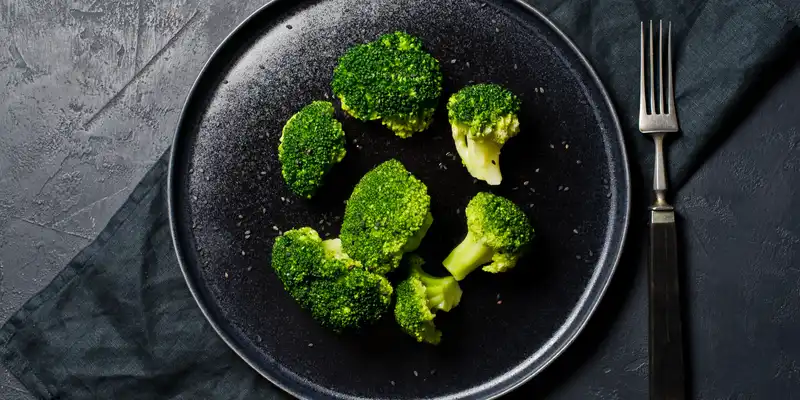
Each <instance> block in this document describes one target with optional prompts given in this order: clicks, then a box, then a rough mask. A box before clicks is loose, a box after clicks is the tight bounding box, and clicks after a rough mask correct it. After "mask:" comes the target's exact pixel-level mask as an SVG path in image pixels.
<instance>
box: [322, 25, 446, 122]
mask: <svg viewBox="0 0 800 400" xmlns="http://www.w3.org/2000/svg"><path fill="white" fill-rule="evenodd" d="M332 86H333V93H334V94H335V95H336V96H337V97H338V98H339V100H340V101H341V102H342V109H343V110H345V111H346V112H347V113H348V114H350V115H352V116H353V117H354V118H357V119H360V120H362V121H371V120H376V119H381V120H382V121H383V124H384V125H386V126H387V127H389V129H391V130H392V131H393V132H394V133H395V134H396V135H397V136H400V137H402V138H407V137H409V136H411V135H413V134H414V133H416V132H421V131H424V130H425V129H427V128H428V126H430V124H431V121H433V113H434V111H435V110H436V106H437V104H438V102H439V96H440V95H441V93H442V71H441V69H440V68H439V62H438V61H437V60H436V59H435V58H433V56H431V55H430V54H428V53H427V52H425V50H423V49H422V41H421V40H420V39H419V38H416V37H414V36H411V35H409V34H407V33H405V32H394V33H389V34H385V35H383V36H381V37H380V38H378V40H376V41H373V42H369V43H366V44H360V45H357V46H355V47H352V48H351V49H350V50H348V51H347V52H346V53H345V54H344V56H342V57H341V58H340V59H339V64H338V65H337V66H336V68H335V69H334V71H333V81H332Z"/></svg>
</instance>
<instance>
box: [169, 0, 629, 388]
mask: <svg viewBox="0 0 800 400" xmlns="http://www.w3.org/2000/svg"><path fill="white" fill-rule="evenodd" d="M393 30H406V31H408V32H409V33H412V34H414V35H417V36H419V37H421V38H422V39H423V41H424V42H425V44H426V46H427V48H428V50H429V51H430V52H431V53H432V54H433V55H434V56H435V57H436V58H437V59H439V60H440V61H441V63H442V68H443V70H444V74H445V90H444V91H445V93H444V97H443V101H442V106H441V107H440V110H439V111H438V114H437V116H436V122H435V123H434V125H433V126H432V127H431V128H430V129H429V130H428V131H427V132H424V133H419V134H417V135H416V136H414V137H413V138H412V139H409V140H403V139H400V138H397V137H394V136H393V135H391V134H390V133H389V132H388V131H387V130H386V129H384V128H383V127H381V126H380V125H379V124H377V123H369V124H367V123H361V122H358V121H355V120H353V119H351V118H346V117H345V116H344V115H343V114H341V113H339V117H340V118H341V119H342V120H343V121H344V126H345V131H346V132H347V135H348V139H349V142H350V145H349V153H348V155H347V157H346V159H345V161H344V162H343V164H342V165H339V166H337V167H336V169H335V172H334V173H333V174H332V175H331V176H330V177H329V178H328V180H327V185H326V186H325V187H324V189H323V190H322V192H321V193H319V195H318V196H317V197H316V198H315V199H314V200H312V201H304V200H300V199H298V198H296V197H295V196H293V195H291V194H290V192H288V190H287V188H286V187H285V185H284V183H283V181H282V179H281V177H280V166H279V163H278V159H277V156H276V150H277V143H278V138H279V136H280V131H281V128H282V126H283V123H284V122H285V121H286V120H287V119H288V118H289V117H290V116H291V115H292V114H293V113H294V112H296V111H297V110H298V109H300V108H301V107H302V106H303V105H305V104H307V103H309V102H311V101H312V100H315V99H326V98H329V97H330V96H331V95H330V92H331V90H330V86H329V83H330V78H331V74H332V70H333V67H334V66H335V64H336V61H337V58H338V57H339V56H340V55H341V54H343V52H344V51H345V50H346V49H347V48H348V47H350V46H352V45H354V44H356V43H361V42H366V41H369V40H372V39H375V38H376V37H377V36H378V35H379V34H382V33H385V32H390V31H393ZM473 81H474V82H495V83H500V84H504V85H506V86H507V87H509V88H510V89H511V90H512V91H514V92H515V93H517V94H518V95H519V96H521V98H522V99H523V110H522V113H521V123H522V133H521V134H520V135H519V136H518V137H517V138H514V139H512V140H511V141H510V142H509V143H508V144H507V145H506V147H505V148H504V150H503V156H502V166H503V174H504V178H505V180H504V182H503V185H502V186H501V187H498V188H493V189H492V190H494V191H495V192H497V193H499V194H502V195H504V196H507V197H509V198H511V199H512V200H514V201H515V202H517V203H518V204H520V205H521V206H522V207H524V209H525V210H526V211H527V212H528V213H529V215H530V217H531V219H532V220H533V222H534V225H535V227H536V229H537V234H538V238H537V242H536V246H535V249H534V251H533V252H532V253H531V254H530V255H529V256H527V257H526V258H524V260H523V261H522V262H521V263H520V265H518V266H517V268H516V269H515V270H513V271H511V272H509V273H506V274H499V275H492V274H488V273H482V272H475V273H474V274H473V275H471V276H470V277H469V278H468V279H466V280H465V281H464V282H463V284H462V287H463V289H464V297H463V300H462V303H461V305H460V306H459V307H458V308H456V309H455V310H454V311H452V312H450V313H449V314H444V313H443V314H441V315H440V317H438V319H437V325H439V326H440V328H441V329H442V330H443V332H444V339H443V342H442V344H441V345H440V346H438V347H434V346H428V345H424V344H418V343H416V342H413V341H412V340H411V339H410V338H408V337H406V336H404V335H403V334H402V333H400V331H399V330H398V329H397V328H396V327H395V326H394V322H393V319H392V318H391V317H388V318H386V319H385V321H384V322H383V323H381V324H379V325H378V326H376V327H374V328H372V329H369V330H368V331H366V332H363V333H360V334H349V335H341V336H339V335H336V334H334V333H332V332H330V331H328V330H326V329H323V328H321V327H319V326H318V325H317V324H316V323H315V322H314V321H313V320H312V319H311V318H310V317H309V315H308V314H307V313H305V312H303V311H302V310H301V309H300V308H299V307H298V306H297V305H296V304H295V302H294V301H293V300H292V299H291V298H290V297H289V296H288V295H287V294H286V293H285V292H284V290H283V288H282V287H281V285H280V282H279V281H278V279H277V277H276V276H275V275H274V273H273V272H272V270H271V268H270V267H269V260H270V249H271V247H272V243H273V240H274V238H275V236H276V235H277V234H278V232H277V230H280V231H283V230H287V229H290V228H292V227H300V226H305V225H309V226H312V227H314V228H316V229H318V230H319V231H320V232H321V233H322V234H323V235H324V236H326V237H327V236H328V235H330V236H331V237H334V236H336V235H337V234H338V226H339V221H340V216H341V215H342V213H343V208H344V206H343V201H344V200H345V199H346V198H347V197H348V196H349V193H350V191H351V189H352V187H353V185H354V184H355V182H357V180H358V179H359V178H360V177H361V176H362V175H363V174H364V173H365V172H367V171H368V170H369V169H371V168H372V167H373V166H375V165H376V164H378V163H380V162H382V161H384V160H387V159H389V158H393V157H396V158H398V159H399V160H401V161H402V162H403V163H404V164H405V165H406V167H407V168H408V169H409V170H410V171H412V172H413V173H414V174H415V175H416V176H417V177H419V178H420V179H421V180H422V181H424V182H425V183H427V185H428V188H429V192H430V194H431V196H432V199H433V201H432V211H433V215H434V217H435V219H436V220H435V222H434V225H433V227H432V229H431V230H430V232H429V233H428V236H427V239H426V240H425V242H424V244H423V246H422V247H421V249H420V252H421V254H422V255H423V256H424V257H425V258H426V259H427V260H429V268H430V269H431V272H434V273H441V274H444V273H445V270H444V268H443V267H441V266H440V263H439V261H441V260H442V259H443V258H444V257H445V256H446V255H447V253H448V251H449V250H450V249H452V248H453V246H455V245H456V244H457V243H458V242H459V241H460V240H461V239H462V238H463V236H464V234H465V230H466V227H465V221H464V215H463V209H464V206H465V205H466V204H467V202H468V200H469V199H470V198H471V197H472V196H473V195H474V194H475V193H477V192H478V191H480V190H487V189H489V187H488V186H486V185H483V184H482V183H475V182H474V181H473V179H472V178H470V177H469V175H468V174H467V172H466V170H465V169H464V168H463V167H461V166H460V162H459V160H457V159H455V158H454V157H451V155H452V154H453V153H455V149H454V146H453V144H452V140H451V139H450V130H449V126H448V124H447V121H446V113H445V111H444V103H445V101H444V100H445V99H447V98H448V97H449V95H450V94H452V93H453V92H454V90H457V89H459V88H461V87H462V86H464V85H467V84H468V83H470V82H473ZM169 199H170V216H171V224H172V232H173V237H174V240H175V246H176V249H177V253H178V257H179V259H180V263H181V267H182V269H183V272H184V275H185V276H186V280H187V282H188V285H189V288H190V289H191V291H192V293H193V294H194V296H195V298H196V299H197V302H198V304H199V305H200V307H201V308H202V310H203V312H204V313H205V315H206V317H207V318H208V320H209V321H210V322H211V324H212V325H213V326H214V328H215V329H216V330H217V332H219V334H220V336H222V338H223V339H224V340H225V341H226V342H227V343H228V344H229V345H230V346H231V348H233V349H234V350H235V351H236V352H237V353H238V354H239V355H240V356H241V357H242V358H243V359H244V360H246V361H247V362H248V363H249V364H250V365H251V366H252V367H253V368H254V369H256V370H257V371H258V372H259V373H261V374H262V375H263V376H265V377H266V378H268V379H269V380H271V381H272V382H274V383H275V384H277V385H278V386H280V387H282V388H283V389H285V390H286V391H288V392H290V393H292V394H294V395H296V396H298V397H303V398H321V397H334V398H397V399H410V398H438V399H462V398H491V397H496V396H498V395H500V394H503V393H505V392H507V391H509V390H511V389H513V388H515V387H517V386H518V385H520V384H521V383H523V382H524V381H526V380H527V379H529V378H531V377H532V376H534V375H535V374H536V373H538V372H539V371H540V370H541V369H542V368H544V367H545V366H546V365H547V364H548V363H550V362H551V361H552V360H553V359H554V358H555V357H557V356H558V355H559V354H560V353H561V352H562V351H563V350H564V348H565V347H566V346H567V345H569V343H570V342H572V340H573V339H574V338H575V336H576V335H577V334H578V332H579V331H580V330H581V328H582V327H583V326H584V325H585V323H586V321H587V319H588V318H589V316H590V315H591V313H592V312H593V310H594V309H595V307H596V305H597V304H598V302H599V300H600V298H601V296H602V295H603V292H604V290H605V288H606V287H607V286H608V283H609V280H610V279H611V276H612V274H613V271H614V267H615V265H616V263H617V260H618V257H619V254H620V250H621V247H622V243H623V237H624V235H625V231H626V228H627V222H628V205H629V204H628V203H629V200H630V194H629V176H628V169H627V160H626V156H625V150H624V145H623V139H622V134H621V131H620V127H619V124H618V121H617V117H616V115H615V113H614V111H613V109H612V106H611V104H610V101H609V99H608V97H607V95H606V93H605V91H604V89H603V87H602V85H601V83H600V82H599V81H598V79H597V76H596V75H595V74H594V72H593V71H592V69H591V68H590V67H589V65H588V63H587V62H586V60H585V59H584V58H583V57H582V56H581V54H580V53H579V52H578V50H577V49H576V48H575V47H574V46H573V45H572V44H571V43H570V41H569V40H568V39H567V38H566V37H565V36H564V35H563V34H562V33H560V32H559V31H558V29H556V28H555V27H554V26H553V25H552V24H551V23H550V22H549V21H548V20H547V19H545V18H544V17H543V16H542V15H541V14H539V13H538V12H536V11H535V10H533V9H532V8H530V7H529V6H526V5H524V4H523V3H521V2H513V1H496V2H492V1H489V2H486V3H483V2H477V1H468V0H400V1H391V2H388V1H385V0H329V1H325V0H317V1H303V2H299V4H298V3H297V2H292V1H288V0H280V1H275V2H273V3H271V4H269V5H267V6H265V7H264V8H262V9H261V10H259V11H258V12H256V13H255V14H254V15H253V16H252V17H250V18H249V19H248V20H247V21H246V22H244V23H243V24H242V25H241V26H240V27H239V28H238V29H237V30H236V31H234V32H233V33H232V34H231V35H230V37H228V39H226V40H225V42H224V43H223V44H222V45H221V46H220V48H219V49H218V50H217V51H216V52H215V53H214V55H213V57H212V58H211V60H210V61H209V62H208V64H207V65H206V67H205V68H204V70H203V72H202V74H201V75H200V77H199V78H198V80H197V82H196V84H195V86H194V87H193V89H192V91H191V94H190V95H189V98H188V100H187V102H186V105H185V108H184V111H183V115H182V118H181V122H180V125H179V127H178V130H177V134H176V138H175V142H174V146H173V153H172V161H171V170H170V197H169ZM248 237H249V238H248Z"/></svg>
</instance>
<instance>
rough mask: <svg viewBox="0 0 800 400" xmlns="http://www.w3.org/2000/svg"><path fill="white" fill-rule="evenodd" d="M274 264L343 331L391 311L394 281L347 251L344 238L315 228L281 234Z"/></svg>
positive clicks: (327, 322) (308, 304)
mask: <svg viewBox="0 0 800 400" xmlns="http://www.w3.org/2000/svg"><path fill="white" fill-rule="evenodd" d="M272 268H273V269H274V270H275V273H276V274H277V275H278V277H279V278H280V280H281V282H282V283H283V286H284V288H285V289H286V291H287V292H288V293H289V294H290V295H291V296H292V297H293V298H294V299H295V300H297V302H298V303H300V305H301V306H302V307H303V308H305V309H307V310H309V311H310V312H311V315H312V316H313V317H314V319H315V320H317V321H318V322H319V323H321V324H322V325H324V326H327V327H329V328H331V329H333V330H335V331H337V332H339V331H343V330H350V329H358V328H362V327H364V326H367V325H369V324H372V323H374V322H375V321H377V320H378V319H380V317H381V316H383V315H384V314H385V313H386V311H387V310H388V309H389V303H390V302H391V297H392V292H393V290H392V286H391V285H390V284H389V281H387V280H386V278H384V277H383V276H381V275H378V274H374V273H371V272H369V271H367V270H366V269H364V267H362V265H361V263H359V262H357V261H355V260H352V259H351V258H350V257H348V256H347V255H346V254H345V253H344V252H342V248H341V242H340V241H339V239H331V240H325V241H323V240H322V239H321V238H320V237H319V234H317V232H316V231H315V230H314V229H312V228H308V227H306V228H300V229H294V230H291V231H288V232H286V233H284V234H283V235H281V236H280V237H278V238H277V239H276V240H275V245H274V246H273V248H272Z"/></svg>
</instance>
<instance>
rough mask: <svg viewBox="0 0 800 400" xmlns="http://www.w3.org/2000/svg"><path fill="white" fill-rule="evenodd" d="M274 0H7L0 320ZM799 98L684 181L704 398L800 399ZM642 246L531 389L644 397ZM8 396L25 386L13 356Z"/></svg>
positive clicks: (797, 91) (747, 129) (784, 89)
mask: <svg viewBox="0 0 800 400" xmlns="http://www.w3.org/2000/svg"><path fill="white" fill-rule="evenodd" d="M784 1H786V2H787V4H789V5H791V6H794V3H792V2H791V0H784ZM262 3H263V0H249V1H239V2H235V4H230V3H228V2H225V1H216V0H69V1H56V2H53V1H45V0H25V1H22V0H5V1H3V2H2V3H0V43H2V48H0V80H2V87H3V88H4V89H2V91H1V92H2V93H3V95H4V96H3V97H2V98H0V102H1V103H2V109H3V110H5V112H3V113H0V322H3V321H5V320H7V319H8V317H9V316H10V315H11V314H12V313H13V312H14V311H15V310H16V309H17V308H18V307H20V306H21V305H22V304H23V303H24V301H25V300H27V299H28V298H29V297H30V296H31V295H33V294H34V293H35V292H37V291H38V290H40V289H41V288H42V287H44V286H45V285H46V284H47V283H48V282H49V280H50V279H51V278H52V277H53V276H54V275H55V274H56V273H57V272H58V271H59V270H60V269H61V268H62V267H63V266H64V265H65V264H66V262H67V261H68V260H69V259H70V258H71V257H72V256H73V255H74V254H75V253H76V252H77V251H78V250H80V249H81V248H82V247H84V246H85V245H87V244H88V243H89V242H90V241H91V239H92V238H93V237H94V236H95V235H96V234H97V233H98V232H99V231H100V230H101V229H102V227H103V226H104V225H105V223H106V222H107V221H108V219H109V218H110V217H111V215H112V214H113V213H114V211H115V210H116V209H117V208H118V207H119V205H120V204H121V203H122V202H124V200H125V198H126V197H127V195H128V194H129V192H130V191H131V190H132V188H133V186H134V185H135V184H136V183H137V182H138V180H139V179H140V178H141V177H142V176H143V175H144V173H145V172H146V171H147V169H148V168H149V167H150V165H151V164H152V163H153V162H154V161H155V160H156V159H157V158H158V157H159V156H160V155H161V153H162V152H163V151H164V150H165V149H166V148H167V146H168V145H169V142H170V140H171V136H172V131H173V129H174V126H175V123H176V121H177V118H178V114H179V112H180V106H181V104H182V101H183V97H184V96H185V93H186V91H187V89H188V87H189V86H190V85H191V82H192V81H193V80H194V78H195V76H196V75H197V73H198V72H199V70H200V68H201V66H202V65H203V62H204V61H205V60H206V58H207V57H208V55H209V54H210V52H211V51H212V50H213V47H214V46H215V45H216V44H217V43H219V42H220V41H221V40H222V38H223V37H224V35H225V34H227V32H228V31H229V30H230V28H231V27H233V26H234V25H235V24H236V23H237V22H238V21H240V20H242V19H243V18H244V17H245V16H246V15H248V14H249V13H250V12H252V11H253V10H255V9H256V8H258V7H259V6H260V5H261V4H262ZM174 58H179V59H181V60H183V61H182V62H180V63H175V62H170V60H171V59H174ZM798 96H800V66H795V67H794V68H793V69H792V72H791V73H790V74H789V75H788V76H787V77H786V78H785V79H783V80H781V81H780V82H779V84H777V85H776V86H775V87H773V88H772V89H771V90H769V91H768V93H767V95H766V98H765V100H763V101H762V102H761V103H760V105H759V106H758V107H756V108H755V109H754V110H753V111H752V113H751V114H750V116H749V117H747V118H746V119H745V120H744V121H743V123H742V124H741V125H739V127H738V128H736V130H735V132H734V133H733V135H732V138H731V139H730V140H728V141H727V142H726V143H724V145H723V146H722V148H721V149H720V150H719V151H718V152H717V153H716V154H715V156H714V157H713V158H712V159H711V161H709V163H707V164H706V165H705V166H704V167H703V168H702V169H701V171H700V172H699V173H698V174H697V175H696V176H695V178H694V179H693V180H692V181H691V182H690V183H689V185H688V186H687V187H685V188H684V189H683V190H682V192H681V193H680V194H679V197H678V201H677V204H678V205H679V208H680V211H681V213H682V215H683V218H684V220H685V222H686V223H685V225H684V226H685V228H684V232H685V234H686V240H688V241H689V242H690V247H691V248H692V249H696V251H692V252H691V254H689V255H688V261H687V269H688V270H689V272H688V274H689V276H690V277H689V278H688V279H687V281H688V282H689V284H688V285H687V291H688V292H689V293H690V294H689V298H690V299H691V300H692V301H691V303H690V305H689V318H688V319H689V320H688V323H689V332H690V337H691V339H692V340H691V345H692V348H693V350H694V353H693V356H692V358H691V360H692V366H693V375H694V377H695V378H694V386H695V387H694V389H695V394H696V396H697V397H698V398H702V399H723V398H724V399H738V398H747V399H751V398H752V399H759V398H764V399H773V398H775V399H777V398H790V399H791V398H800V345H798V344H797V343H795V341H796V338H797V337H800V312H799V311H798V310H799V309H800V293H798V290H800V258H799V256H798V254H797V253H798V250H800V213H798V212H797V210H798V209H799V208H798V207H800V201H799V199H800V198H799V197H798V185H799V184H800V150H798V144H799V143H800V135H798V132H797V127H798V126H800V109H798V101H797V100H798ZM636 261H640V260H637V259H636V256H633V260H632V261H631V262H629V263H628V265H627V266H622V267H621V271H620V276H619V277H618V278H615V279H616V281H615V283H614V285H613V286H612V290H611V291H610V292H609V295H608V297H609V300H607V301H605V304H604V305H603V306H602V307H601V310H600V314H599V316H598V317H597V318H595V319H596V320H599V321H593V322H592V324H590V327H589V329H588V330H587V332H585V333H584V335H582V337H581V339H579V340H578V342H577V343H576V345H575V346H573V348H571V349H570V350H569V351H568V352H567V353H566V354H565V356H564V358H563V360H560V361H559V362H557V363H556V365H554V366H553V367H552V368H550V369H549V370H548V371H546V372H545V374H544V375H543V376H542V378H541V379H537V380H535V381H534V382H532V383H531V384H529V385H528V386H526V387H525V388H524V389H523V391H522V392H521V393H520V394H518V396H520V398H530V397H532V396H539V395H541V396H547V397H552V398H563V399H586V398H603V399H631V398H645V396H646V387H647V381H646V374H647V363H646V361H647V358H646V356H647V348H646V343H647V341H646V322H645V321H646V302H645V296H646V286H645V277H644V272H643V271H644V267H643V263H640V262H636ZM603 313H607V314H609V315H612V316H613V317H612V318H604V316H603V315H604V314H603ZM776 396H777V397H776ZM0 398H2V399H10V400H17V399H28V398H30V395H28V394H27V392H26V390H25V389H24V388H22V387H21V386H20V384H19V383H18V382H16V380H15V379H14V378H13V377H11V376H10V375H9V374H8V373H7V372H6V371H5V370H0Z"/></svg>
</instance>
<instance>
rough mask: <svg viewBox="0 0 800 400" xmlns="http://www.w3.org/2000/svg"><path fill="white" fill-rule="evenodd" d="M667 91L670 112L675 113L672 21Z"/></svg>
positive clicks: (668, 52)
mask: <svg viewBox="0 0 800 400" xmlns="http://www.w3.org/2000/svg"><path fill="white" fill-rule="evenodd" d="M667 86H668V87H667V91H668V92H669V93H668V95H669V99H668V100H667V102H668V104H669V112H670V114H675V90H674V89H673V87H672V21H670V23H669V24H668V25H667Z"/></svg>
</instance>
